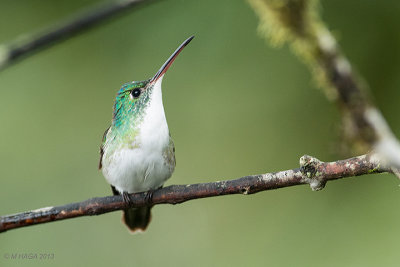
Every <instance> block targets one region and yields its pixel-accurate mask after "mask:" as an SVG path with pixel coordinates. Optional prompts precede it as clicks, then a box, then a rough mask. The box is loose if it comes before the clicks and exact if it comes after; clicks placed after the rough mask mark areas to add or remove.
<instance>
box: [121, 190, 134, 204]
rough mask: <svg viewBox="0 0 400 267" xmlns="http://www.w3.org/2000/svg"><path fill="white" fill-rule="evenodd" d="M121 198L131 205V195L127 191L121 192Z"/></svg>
mask: <svg viewBox="0 0 400 267" xmlns="http://www.w3.org/2000/svg"><path fill="white" fill-rule="evenodd" d="M122 199H123V200H124V202H125V203H126V204H127V205H128V206H130V207H131V206H133V201H132V199H131V195H130V194H129V193H128V192H122Z"/></svg>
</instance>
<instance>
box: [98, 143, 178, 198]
mask: <svg viewBox="0 0 400 267" xmlns="http://www.w3.org/2000/svg"><path fill="white" fill-rule="evenodd" d="M171 167H172V166H170V165H169V164H168V163H167V162H165V159H164V157H163V154H162V153H160V152H158V151H157V152H153V153H151V152H150V151H147V150H145V149H142V148H135V149H129V148H124V149H121V150H118V151H116V152H115V153H114V154H113V155H112V156H111V160H110V164H108V166H104V167H103V174H104V176H105V177H106V180H107V181H108V183H110V184H111V185H113V186H114V187H115V188H116V189H117V190H118V191H119V192H123V191H124V192H128V193H137V192H143V191H148V190H150V189H157V188H159V187H160V186H162V185H163V184H164V182H165V181H166V180H167V179H168V178H169V177H171V174H172V171H173V167H172V168H171Z"/></svg>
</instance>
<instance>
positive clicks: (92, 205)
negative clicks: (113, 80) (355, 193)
mask: <svg viewBox="0 0 400 267" xmlns="http://www.w3.org/2000/svg"><path fill="white" fill-rule="evenodd" d="M382 172H391V170H390V168H388V167H385V166H383V165H382V164H381V162H380V161H379V159H378V157H377V156H376V155H374V154H368V155H362V156H359V157H354V158H350V159H346V160H339V161H334V162H322V161H320V160H318V159H316V158H314V157H311V156H307V155H305V156H303V157H301V158H300V168H296V169H292V170H286V171H280V172H275V173H266V174H259V175H250V176H245V177H242V178H239V179H235V180H227V181H220V182H212V183H201V184H189V185H171V186H168V187H164V188H162V189H159V190H157V191H155V192H154V194H153V197H152V199H151V200H150V203H149V200H148V198H147V197H146V193H137V194H131V198H132V203H133V206H135V207H140V206H145V205H149V204H151V205H157V204H178V203H183V202H185V201H188V200H191V199H198V198H206V197H215V196H223V195H232V194H244V195H247V194H254V193H257V192H260V191H266V190H271V189H277V188H282V187H289V186H295V185H302V184H309V185H310V187H311V189H313V190H320V189H322V188H323V187H324V186H325V184H326V182H327V181H330V180H335V179H341V178H347V177H352V176H359V175H365V174H372V173H382ZM127 207H128V206H127V204H126V203H125V202H124V201H123V199H122V197H121V196H107V197H98V198H92V199H88V200H85V201H82V202H77V203H71V204H66V205H63V206H57V207H47V208H41V209H37V210H32V211H27V212H23V213H18V214H13V215H6V216H2V217H0V232H5V231H7V230H11V229H16V228H21V227H26V226H30V225H35V224H41V223H46V222H52V221H58V220H64V219H69V218H75V217H80V216H92V215H100V214H103V213H108V212H112V211H116V210H121V209H125V208H127Z"/></svg>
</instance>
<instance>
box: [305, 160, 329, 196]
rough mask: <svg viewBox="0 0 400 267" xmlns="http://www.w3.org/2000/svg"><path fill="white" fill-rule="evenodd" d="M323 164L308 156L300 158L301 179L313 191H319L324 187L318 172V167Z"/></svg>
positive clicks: (324, 182)
mask: <svg viewBox="0 0 400 267" xmlns="http://www.w3.org/2000/svg"><path fill="white" fill-rule="evenodd" d="M322 163H323V162H322V161H320V160H319V159H317V158H314V157H311V156H309V155H304V156H302V157H301V158H300V171H301V173H302V174H303V178H304V179H305V180H306V182H307V183H308V184H309V185H310V187H311V189H312V190H313V191H318V190H321V189H323V188H324V187H325V184H326V181H325V180H324V179H323V177H322V175H321V173H320V172H319V171H318V168H319V166H320V165H321V164H322Z"/></svg>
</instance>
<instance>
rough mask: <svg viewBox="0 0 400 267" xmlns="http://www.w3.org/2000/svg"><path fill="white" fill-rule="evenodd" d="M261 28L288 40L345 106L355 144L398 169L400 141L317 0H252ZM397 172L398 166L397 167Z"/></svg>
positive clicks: (279, 41)
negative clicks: (322, 17)
mask: <svg viewBox="0 0 400 267" xmlns="http://www.w3.org/2000/svg"><path fill="white" fill-rule="evenodd" d="M248 1H249V3H250V5H251V6H252V7H253V9H254V11H255V12H256V14H257V15H258V16H259V17H260V24H259V29H260V33H261V35H262V36H263V37H265V38H267V39H268V40H270V41H271V42H272V43H273V44H282V43H285V42H287V43H289V44H290V45H291V47H292V48H293V51H294V52H295V53H296V54H297V55H298V56H299V58H300V59H302V60H303V61H304V62H305V63H306V64H307V65H308V66H309V68H310V69H311V73H312V74H313V76H314V78H315V80H316V81H317V83H318V85H319V86H320V87H322V88H323V89H325V92H326V94H327V96H328V98H329V99H331V100H334V101H335V102H336V103H337V104H338V105H339V106H340V107H341V109H342V111H343V122H344V126H345V135H346V137H347V138H348V139H350V141H352V142H351V143H353V144H356V145H355V146H354V147H358V148H359V147H363V148H364V149H363V150H364V151H370V150H374V151H376V152H377V153H379V155H380V156H381V157H382V158H383V159H385V160H387V161H388V163H390V164H391V165H392V166H393V167H394V168H397V169H400V142H399V141H398V140H397V138H396V137H395V135H394V134H393V132H392V131H391V129H390V127H389V125H388V124H387V122H386V120H385V118H384V117H383V116H382V114H381V112H380V111H379V109H378V108H377V107H375V106H374V105H373V104H372V103H371V101H370V100H369V98H368V95H367V93H366V91H367V90H366V88H365V83H362V82H360V80H361V78H360V77H357V75H356V74H355V73H354V71H353V69H352V67H351V64H350V62H349V61H348V59H347V58H346V56H345V55H344V53H342V51H341V50H340V47H339V45H338V43H337V41H336V39H335V37H334V36H333V35H332V33H331V32H330V31H329V29H328V28H327V26H326V25H325V23H324V21H323V20H322V19H321V18H320V12H319V11H320V8H318V7H319V1H318V0H287V1H276V0H248ZM397 172H398V171H397Z"/></svg>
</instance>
